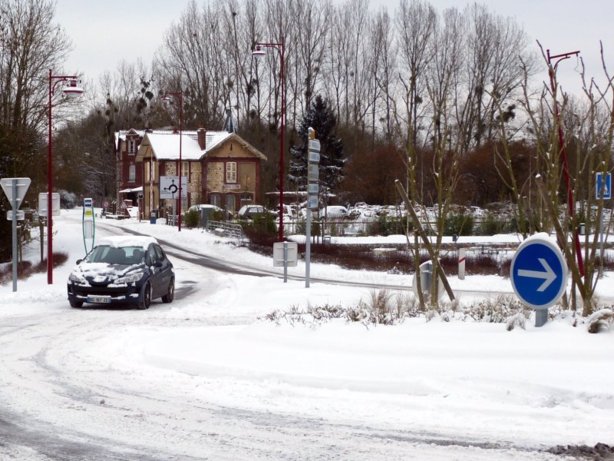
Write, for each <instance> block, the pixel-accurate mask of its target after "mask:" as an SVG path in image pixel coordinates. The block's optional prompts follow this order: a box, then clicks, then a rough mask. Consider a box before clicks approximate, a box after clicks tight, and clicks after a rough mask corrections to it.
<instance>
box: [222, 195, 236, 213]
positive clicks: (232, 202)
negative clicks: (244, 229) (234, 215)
mask: <svg viewBox="0 0 614 461" xmlns="http://www.w3.org/2000/svg"><path fill="white" fill-rule="evenodd" d="M225 202H226V203H224V209H226V210H228V211H235V210H236V209H237V208H236V203H237V200H236V197H235V196H234V195H233V194H226V197H225Z"/></svg>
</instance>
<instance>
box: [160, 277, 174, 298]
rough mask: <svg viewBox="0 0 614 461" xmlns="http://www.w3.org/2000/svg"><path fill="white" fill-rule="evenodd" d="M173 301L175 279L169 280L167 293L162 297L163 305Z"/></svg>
mask: <svg viewBox="0 0 614 461" xmlns="http://www.w3.org/2000/svg"><path fill="white" fill-rule="evenodd" d="M173 299H175V279H171V283H170V284H169V285H168V291H167V292H166V294H165V295H164V296H162V301H163V302H165V303H172V302H173Z"/></svg>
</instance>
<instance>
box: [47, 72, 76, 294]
mask: <svg viewBox="0 0 614 461" xmlns="http://www.w3.org/2000/svg"><path fill="white" fill-rule="evenodd" d="M60 83H64V84H65V85H64V86H63V87H62V93H63V94H64V96H67V97H75V96H79V95H81V94H83V88H81V87H79V85H78V83H79V80H78V76H76V75H53V72H52V70H51V69H49V107H48V111H47V114H48V116H49V141H48V150H47V284H49V285H51V284H53V201H52V195H53V127H52V115H51V110H52V108H53V104H52V97H53V95H54V94H55V90H56V87H57V86H58V84H60Z"/></svg>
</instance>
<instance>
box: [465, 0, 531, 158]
mask: <svg viewBox="0 0 614 461" xmlns="http://www.w3.org/2000/svg"><path fill="white" fill-rule="evenodd" d="M465 16H466V19H467V26H468V30H469V34H468V37H467V59H466V64H467V65H466V75H467V82H468V88H467V91H468V99H467V102H468V106H469V107H468V109H469V114H470V119H471V124H470V125H469V127H468V129H469V130H470V131H469V136H467V143H470V144H468V145H467V146H466V148H468V147H469V146H470V145H476V146H480V145H481V144H482V142H483V141H484V140H492V139H493V136H494V135H495V134H497V129H496V128H497V124H496V123H495V120H496V117H497V115H498V113H497V108H498V107H499V106H502V105H504V104H505V103H506V101H507V100H508V98H509V97H511V96H513V95H515V94H516V93H518V91H519V89H520V85H521V83H522V77H523V74H522V70H521V68H520V67H519V66H518V60H519V58H522V59H523V61H524V63H525V67H526V69H527V70H528V71H529V72H532V69H533V59H532V58H531V56H530V55H527V53H526V51H525V50H526V48H527V37H526V34H525V33H524V31H523V30H522V28H521V27H519V26H518V25H517V23H516V22H515V21H514V20H512V19H511V18H501V17H499V16H496V15H494V14H493V13H491V12H490V11H489V10H488V9H487V7H486V6H485V5H480V4H477V3H475V4H472V5H471V6H469V7H467V9H466V11H465Z"/></svg>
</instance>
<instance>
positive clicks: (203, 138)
mask: <svg viewBox="0 0 614 461" xmlns="http://www.w3.org/2000/svg"><path fill="white" fill-rule="evenodd" d="M196 133H197V134H198V146H199V147H200V148H201V149H202V150H205V148H206V147H207V130H205V129H204V128H199V129H198V131H196Z"/></svg>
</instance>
